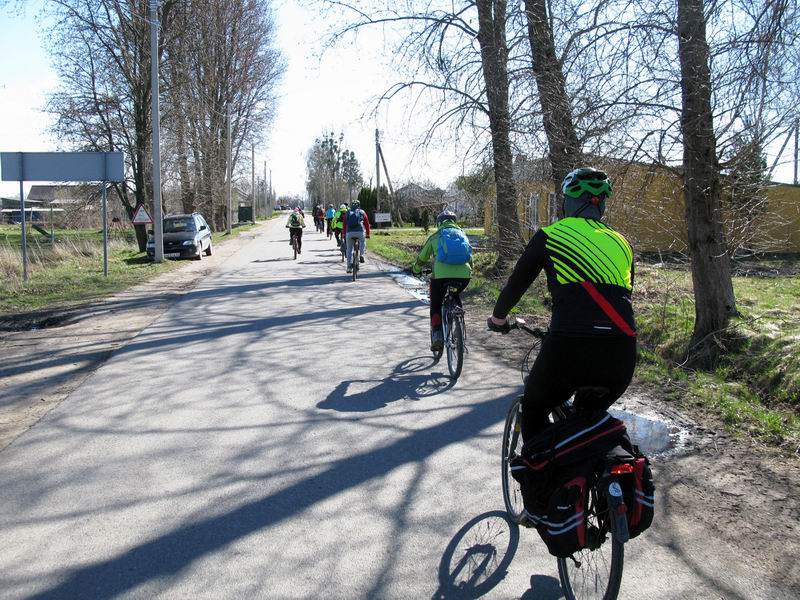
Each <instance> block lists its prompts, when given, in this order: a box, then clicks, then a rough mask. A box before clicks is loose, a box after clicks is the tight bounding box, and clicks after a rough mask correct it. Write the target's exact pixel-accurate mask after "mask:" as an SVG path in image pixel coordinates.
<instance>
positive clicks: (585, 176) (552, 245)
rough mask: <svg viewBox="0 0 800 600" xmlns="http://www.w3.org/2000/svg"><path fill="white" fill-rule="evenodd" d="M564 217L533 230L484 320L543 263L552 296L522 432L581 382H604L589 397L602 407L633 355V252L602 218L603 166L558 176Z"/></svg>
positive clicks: (542, 422)
mask: <svg viewBox="0 0 800 600" xmlns="http://www.w3.org/2000/svg"><path fill="white" fill-rule="evenodd" d="M562 191H563V192H564V209H565V210H564V212H565V214H566V215H567V217H566V218H564V219H562V220H560V221H558V222H556V223H554V224H553V225H550V226H548V227H544V228H542V229H540V230H539V231H537V232H536V234H534V236H533V238H531V241H530V243H529V244H528V247H527V248H526V249H525V251H524V252H523V254H522V256H521V257H520V259H519V261H518V262H517V264H516V266H515V268H514V271H513V272H512V274H511V276H510V277H509V279H508V283H507V284H506V286H505V287H504V288H503V291H502V292H501V294H500V297H499V298H498V300H497V303H496V304H495V308H494V311H493V313H492V316H491V317H490V318H489V326H490V328H491V329H493V330H496V331H498V330H501V329H502V328H503V327H507V324H506V316H507V315H508V313H509V311H510V310H511V308H512V307H513V306H514V305H515V304H516V303H517V302H518V301H519V299H520V298H521V297H522V294H524V293H525V291H526V290H527V289H528V287H530V285H531V283H532V282H533V281H534V279H536V277H537V276H538V275H539V274H540V273H541V271H542V270H544V271H545V273H546V275H547V285H548V289H549V291H550V293H551V295H552V297H553V313H552V317H551V322H550V333H549V335H548V336H547V337H546V338H545V339H544V340H543V342H542V346H541V349H540V351H539V355H538V356H537V358H536V361H535V362H534V365H533V367H532V368H531V373H530V376H529V377H528V381H527V384H526V386H525V394H524V397H523V419H522V433H523V437H524V438H525V439H529V438H530V437H532V436H533V435H535V434H536V433H538V432H539V431H541V430H543V429H545V428H546V427H547V426H548V423H549V421H548V415H549V413H550V412H551V411H552V409H553V408H555V407H556V406H558V405H559V404H561V403H563V402H565V401H566V400H568V399H569V398H570V396H572V394H573V393H574V392H575V390H576V389H578V388H580V387H604V388H606V389H607V390H608V394H606V395H605V396H595V397H593V398H592V399H591V401H592V402H593V403H594V405H593V408H604V409H605V408H608V407H609V406H610V405H611V404H613V402H614V401H615V400H616V399H617V398H619V397H620V396H621V395H622V394H623V392H624V391H625V389H626V388H627V387H628V384H629V383H630V380H631V378H632V376H633V369H634V365H635V360H636V325H635V322H634V318H633V306H632V304H631V291H632V289H633V278H634V273H633V252H632V250H631V247H630V244H628V242H627V240H625V238H624V237H623V236H622V235H621V234H619V233H618V232H616V231H614V230H613V229H612V228H610V227H608V226H607V225H605V224H603V223H601V222H600V218H601V217H602V215H603V212H604V210H605V200H606V198H608V197H610V196H611V186H610V183H609V182H608V178H607V176H606V174H605V173H603V172H602V171H596V170H595V169H590V168H582V169H576V170H575V171H572V172H571V173H569V174H568V175H567V177H566V178H565V179H564V182H563V184H562Z"/></svg>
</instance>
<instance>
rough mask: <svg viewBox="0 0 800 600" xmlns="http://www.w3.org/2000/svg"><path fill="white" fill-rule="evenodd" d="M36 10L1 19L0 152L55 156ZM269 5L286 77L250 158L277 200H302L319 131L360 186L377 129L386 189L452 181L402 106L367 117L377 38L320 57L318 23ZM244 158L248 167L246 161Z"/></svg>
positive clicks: (449, 162) (381, 78) (288, 4)
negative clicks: (347, 160)
mask: <svg viewBox="0 0 800 600" xmlns="http://www.w3.org/2000/svg"><path fill="white" fill-rule="evenodd" d="M41 4H42V2H41V1H34V2H29V4H28V7H27V8H26V10H25V13H24V14H23V15H21V16H15V15H10V14H8V11H4V12H3V11H0V56H2V57H3V59H2V60H0V151H2V152H19V151H23V152H35V151H40V152H41V151H52V150H56V149H57V144H56V141H55V140H54V139H53V138H52V137H51V136H50V134H49V133H48V128H49V127H50V125H51V123H52V119H51V117H50V116H49V115H47V114H45V113H43V112H42V110H41V109H42V108H43V106H44V104H45V101H46V95H47V94H48V92H51V91H53V90H55V89H56V87H57V85H58V77H57V75H56V74H55V72H54V71H53V70H52V68H51V66H50V59H49V56H48V54H47V52H46V51H45V49H44V48H43V42H42V36H41V32H40V31H39V28H38V27H37V24H36V15H37V14H38V13H39V9H40V7H41ZM273 6H274V7H275V10H276V21H277V24H278V40H277V46H278V47H279V48H280V49H281V51H282V52H283V53H284V55H285V58H286V60H287V64H288V68H287V72H286V75H285V78H284V81H283V84H282V85H281V87H280V89H279V92H278V95H279V98H278V111H277V117H276V119H275V122H274V124H273V126H272V127H271V128H270V129H269V130H268V131H266V132H265V139H266V140H267V145H266V147H265V148H264V149H263V150H261V151H260V152H257V154H256V174H257V176H258V177H259V178H260V177H261V176H262V174H263V172H264V162H265V161H266V163H267V168H268V169H271V171H272V181H273V187H274V189H275V191H276V193H277V194H278V195H283V194H300V195H303V194H304V192H305V177H306V172H305V155H306V152H307V151H308V149H309V148H310V147H311V146H312V145H313V143H314V140H315V139H316V138H318V137H320V136H321V135H322V134H323V132H325V131H335V132H337V133H340V132H341V133H344V142H343V144H344V146H345V147H347V148H348V149H350V150H352V151H353V152H355V154H356V157H357V158H358V160H359V161H360V163H361V171H362V175H363V176H364V179H365V180H366V181H370V180H371V179H372V178H374V176H375V173H374V172H375V129H376V127H378V128H379V129H380V130H381V137H382V141H381V144H382V149H383V153H384V157H385V159H386V163H387V167H388V170H389V175H390V177H391V179H392V183H395V182H403V181H409V180H417V181H422V180H429V181H432V182H434V183H436V184H438V185H440V186H443V187H444V186H446V185H447V184H448V183H449V182H450V181H452V180H453V179H454V178H455V177H456V176H457V175H459V174H460V173H461V171H462V169H463V166H462V165H461V164H460V161H457V160H456V159H455V158H454V157H452V156H450V157H445V156H444V155H435V153H434V155H433V156H431V155H430V154H429V155H428V157H427V158H426V157H424V156H422V155H420V153H418V152H415V145H414V143H413V138H414V135H413V133H412V131H411V130H412V129H413V126H410V125H409V123H408V121H407V119H406V118H405V117H406V111H405V110H404V107H401V106H400V107H397V106H393V107H391V108H389V107H383V108H382V109H381V110H380V111H379V113H378V114H377V115H375V114H373V109H374V107H375V103H374V98H375V97H376V95H379V94H380V93H382V92H383V91H384V90H385V89H386V88H387V87H388V86H389V85H390V84H391V83H392V82H393V81H394V80H393V79H392V75H391V73H390V72H389V70H388V69H386V68H385V67H384V64H383V59H382V58H381V57H379V56H378V55H379V54H380V53H381V52H382V46H383V41H382V38H381V34H380V32H378V31H375V32H371V33H366V34H361V35H359V36H358V42H357V43H355V44H352V43H350V44H345V45H342V46H341V47H339V48H336V49H334V50H330V51H327V52H326V53H325V54H324V55H323V56H322V57H320V56H319V48H320V47H321V46H322V42H323V36H324V34H325V31H326V28H327V24H326V22H325V21H324V20H323V19H322V18H321V17H320V16H319V15H318V14H316V13H314V12H313V11H311V10H309V9H307V8H303V7H301V6H299V5H298V3H297V2H294V1H292V0H276V1H275V2H274V3H273ZM6 57H16V58H15V59H13V60H7V59H6ZM245 154H246V158H245V160H247V161H248V163H249V159H250V153H245ZM383 179H384V177H383V175H382V180H383ZM29 186H30V184H28V185H26V190H27V188H28V187H29ZM18 193H19V184H18V183H15V182H10V183H9V182H0V195H3V196H11V195H14V196H16V195H17V194H18ZM26 193H27V192H26Z"/></svg>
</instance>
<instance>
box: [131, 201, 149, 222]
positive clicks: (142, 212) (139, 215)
mask: <svg viewBox="0 0 800 600" xmlns="http://www.w3.org/2000/svg"><path fill="white" fill-rule="evenodd" d="M152 222H153V219H151V218H150V213H149V212H147V209H146V208H145V207H144V204H140V205H139V206H137V207H136V212H135V213H133V218H132V219H131V223H133V224H134V225H149V224H150V223H152Z"/></svg>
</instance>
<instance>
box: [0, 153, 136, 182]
mask: <svg viewBox="0 0 800 600" xmlns="http://www.w3.org/2000/svg"><path fill="white" fill-rule="evenodd" d="M0 169H2V177H1V178H0V179H2V181H123V180H124V179H125V161H124V158H123V156H122V152H0Z"/></svg>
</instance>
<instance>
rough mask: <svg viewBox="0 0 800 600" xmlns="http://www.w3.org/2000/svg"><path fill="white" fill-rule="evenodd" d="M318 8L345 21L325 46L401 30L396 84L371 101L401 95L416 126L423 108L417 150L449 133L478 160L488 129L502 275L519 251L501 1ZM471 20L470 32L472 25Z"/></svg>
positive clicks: (396, 49) (394, 49) (504, 12)
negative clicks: (362, 32) (464, 141)
mask: <svg viewBox="0 0 800 600" xmlns="http://www.w3.org/2000/svg"><path fill="white" fill-rule="evenodd" d="M324 3H325V4H327V5H328V6H330V7H333V8H335V9H337V10H343V11H344V12H345V14H346V15H347V17H345V18H346V19H347V18H348V17H349V18H350V19H349V21H348V22H347V24H346V25H344V26H343V27H341V28H340V29H339V30H337V31H336V32H335V33H334V34H333V35H332V43H336V42H338V41H339V40H340V39H342V38H343V37H345V36H346V35H348V34H350V33H353V32H355V31H357V30H358V29H360V28H363V27H371V26H391V27H394V28H396V29H397V30H398V31H399V30H402V31H403V35H402V36H401V37H400V38H399V39H400V41H399V42H398V43H397V45H396V46H394V47H392V49H391V53H392V56H393V59H394V61H395V65H396V68H397V70H398V72H399V73H400V78H401V81H399V82H398V83H396V84H395V85H393V86H391V87H390V88H389V89H387V90H386V91H385V92H384V93H383V94H382V95H381V96H380V98H379V100H378V102H379V103H381V102H384V101H390V100H392V99H394V98H395V97H397V96H398V95H400V94H408V95H409V96H410V97H411V98H412V102H411V104H412V105H413V106H414V107H415V109H416V110H415V114H414V116H415V118H416V119H415V120H419V116H420V112H421V111H422V110H425V111H426V112H427V114H428V116H429V121H428V128H427V132H426V133H425V136H424V138H423V140H421V145H422V146H425V145H426V144H428V143H429V142H430V141H431V140H433V139H434V137H435V136H436V135H438V134H439V133H441V132H442V130H443V129H445V128H446V127H449V128H450V135H451V136H452V138H453V139H454V140H455V141H456V142H458V141H460V139H461V136H462V135H466V136H467V137H468V138H469V139H470V142H469V143H470V144H471V145H472V146H473V147H478V148H479V150H478V151H477V154H483V149H484V148H486V147H487V145H486V137H485V135H484V134H485V133H486V132H487V131H488V133H489V140H488V142H489V144H488V148H489V152H490V153H491V156H492V160H493V164H494V177H495V184H496V193H497V199H496V202H497V213H498V224H499V227H500V236H499V237H500V239H501V240H502V243H501V244H500V245H499V247H498V258H497V264H496V267H497V268H498V269H503V268H504V267H505V265H506V264H508V263H509V262H510V261H511V260H513V259H515V258H516V257H517V254H518V251H519V248H520V247H521V245H522V237H521V234H520V225H519V216H518V214H517V208H516V206H517V199H516V190H515V187H514V181H513V178H512V157H513V154H512V142H511V139H510V135H511V122H512V116H511V113H510V109H509V99H508V95H509V80H508V71H507V62H508V51H509V50H508V46H507V40H506V23H507V12H508V11H507V5H506V2H505V0H472V1H466V2H462V3H460V5H455V4H449V3H448V4H447V5H446V6H445V5H444V4H443V5H441V6H434V5H432V4H431V3H429V2H423V1H419V2H417V1H413V0H407V1H406V2H404V3H397V4H393V5H390V7H389V8H387V7H386V4H385V3H380V2H362V3H351V4H345V3H343V2H338V1H333V0H326V1H325V2H324ZM356 5H357V6H356ZM476 18H477V21H478V26H477V28H476V27H475V26H474V24H473V23H474V21H475V19H476ZM475 40H477V41H478V48H475V46H474V41H475ZM422 107H425V108H424V109H423V108H422Z"/></svg>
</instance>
